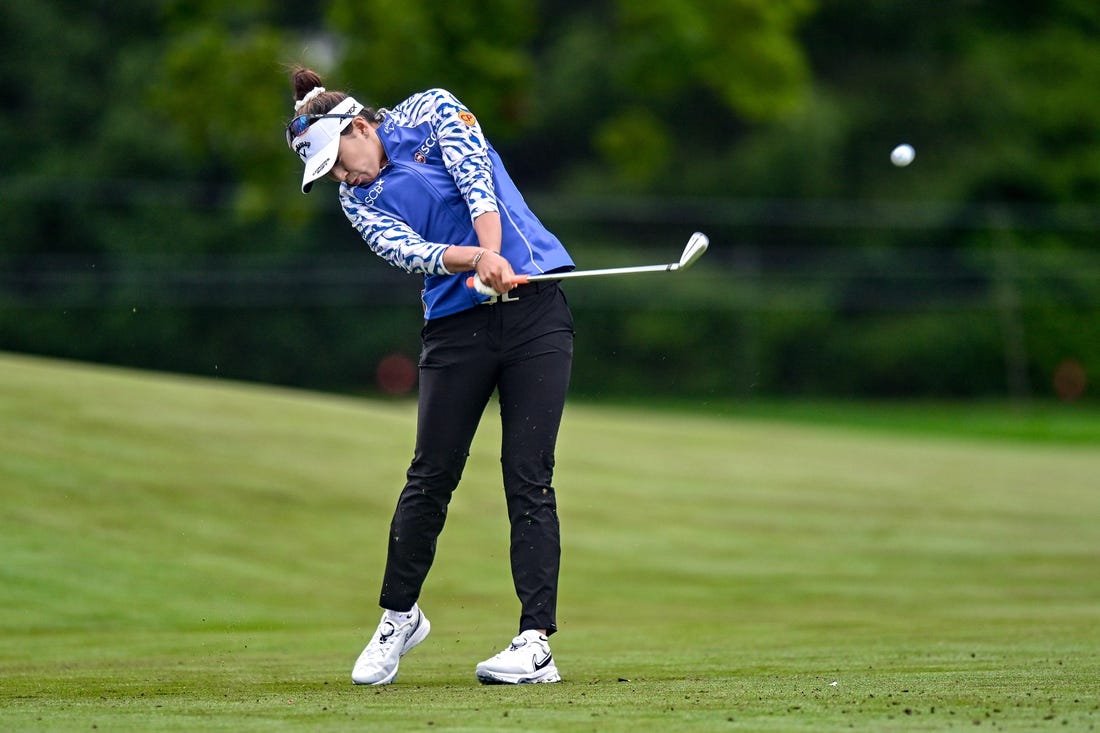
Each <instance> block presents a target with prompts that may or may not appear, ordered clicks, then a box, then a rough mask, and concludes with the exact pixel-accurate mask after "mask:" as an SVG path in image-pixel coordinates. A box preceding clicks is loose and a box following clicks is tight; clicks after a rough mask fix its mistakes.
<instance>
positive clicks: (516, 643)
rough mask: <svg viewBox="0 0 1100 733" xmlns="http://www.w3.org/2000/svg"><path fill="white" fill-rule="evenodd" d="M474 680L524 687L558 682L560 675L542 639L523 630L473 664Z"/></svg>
mask: <svg viewBox="0 0 1100 733" xmlns="http://www.w3.org/2000/svg"><path fill="white" fill-rule="evenodd" d="M477 679H478V682H480V683H481V684H483V685H526V684H532V683H537V682H561V675H560V674H558V668H557V665H555V664H554V655H553V654H551V653H550V642H549V641H547V639H546V637H545V636H544V635H542V634H540V633H539V632H537V631H524V632H522V633H521V634H520V635H519V636H517V637H516V638H514V639H512V644H511V645H510V646H509V647H508V648H507V649H505V650H504V651H502V652H501V653H499V654H497V655H496V656H495V657H492V658H491V659H486V660H485V661H484V662H482V663H481V664H479V665H477Z"/></svg>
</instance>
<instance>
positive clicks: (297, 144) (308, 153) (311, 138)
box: [290, 97, 363, 193]
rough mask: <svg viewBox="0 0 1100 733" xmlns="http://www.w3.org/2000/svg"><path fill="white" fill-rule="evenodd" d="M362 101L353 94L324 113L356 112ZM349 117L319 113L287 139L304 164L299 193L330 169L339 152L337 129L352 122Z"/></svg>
mask: <svg viewBox="0 0 1100 733" xmlns="http://www.w3.org/2000/svg"><path fill="white" fill-rule="evenodd" d="M362 109H363V105H361V104H359V103H358V102H356V101H355V99H354V98H353V97H347V98H346V99H344V100H343V101H342V102H340V104H338V105H336V106H335V107H333V108H332V109H331V110H329V111H328V112H326V113H325V114H326V115H357V114H359V112H360V111H362ZM351 120H352V117H327V116H326V117H321V118H319V119H317V120H316V121H314V122H313V124H311V125H310V126H309V127H307V128H306V129H305V132H303V133H302V134H301V135H299V136H298V137H296V138H294V139H293V140H291V141H290V149H291V150H293V151H294V152H295V153H297V154H298V157H299V158H301V159H302V162H303V163H305V164H306V169H305V173H304V174H303V175H302V193H309V189H311V188H313V182H314V181H316V180H317V179H318V178H320V177H321V176H323V175H325V174H327V173H328V172H329V171H330V170H332V166H334V165H336V159H337V157H339V153H340V133H341V132H343V131H344V128H346V127H347V126H348V125H350V124H351Z"/></svg>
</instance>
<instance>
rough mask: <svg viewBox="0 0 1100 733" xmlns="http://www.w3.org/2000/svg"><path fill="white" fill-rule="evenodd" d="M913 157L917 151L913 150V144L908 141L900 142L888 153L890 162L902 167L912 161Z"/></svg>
mask: <svg viewBox="0 0 1100 733" xmlns="http://www.w3.org/2000/svg"><path fill="white" fill-rule="evenodd" d="M915 157H917V151H916V150H913V146H912V145H910V144H909V143H902V144H901V145H899V146H897V147H896V148H894V149H893V151H892V152H891V153H890V162H891V163H893V164H894V165H896V166H897V167H898V168H904V167H905V166H907V165H909V164H910V163H912V162H913V158H915Z"/></svg>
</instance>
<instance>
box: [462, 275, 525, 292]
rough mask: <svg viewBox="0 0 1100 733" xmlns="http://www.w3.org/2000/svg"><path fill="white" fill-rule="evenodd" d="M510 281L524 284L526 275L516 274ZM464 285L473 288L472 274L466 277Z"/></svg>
mask: <svg viewBox="0 0 1100 733" xmlns="http://www.w3.org/2000/svg"><path fill="white" fill-rule="evenodd" d="M512 282H514V283H515V284H516V285H526V284H527V276H526V275H516V276H515V277H513V278H512ZM466 287H468V288H469V289H470V290H473V289H474V276H473V275H470V276H469V277H468V278H466Z"/></svg>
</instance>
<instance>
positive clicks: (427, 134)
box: [340, 89, 573, 319]
mask: <svg viewBox="0 0 1100 733" xmlns="http://www.w3.org/2000/svg"><path fill="white" fill-rule="evenodd" d="M377 133H378V137H379V139H380V140H381V141H382V146H383V148H384V149H385V151H386V157H387V158H388V159H389V164H388V165H387V166H386V167H385V168H383V169H382V171H381V173H380V174H379V175H378V178H376V179H375V180H373V181H371V182H370V183H367V184H364V185H362V186H357V187H351V186H348V185H347V184H344V183H342V184H340V205H341V207H343V209H344V214H345V215H346V216H347V217H348V220H349V221H350V222H351V224H352V226H354V227H355V228H356V229H357V230H358V231H359V233H360V235H362V237H363V239H364V240H365V241H366V242H367V244H368V245H369V246H370V248H371V250H373V251H374V253H375V254H377V255H378V256H379V257H381V258H382V259H384V260H386V261H387V262H389V263H390V264H391V265H394V266H395V267H398V268H400V269H402V270H404V271H406V272H410V273H416V272H418V273H423V274H424V275H425V278H424V296H423V297H424V317H425V318H426V319H432V318H440V317H442V316H447V315H451V314H453V313H457V312H459V311H462V310H465V309H467V308H471V307H473V306H475V305H477V304H479V303H481V302H482V301H484V300H485V299H486V298H485V296H483V295H479V294H478V293H477V292H475V291H474V290H472V289H470V288H467V287H466V278H467V277H468V276H469V273H450V272H448V271H447V269H446V268H445V267H444V266H443V252H444V251H445V250H446V249H447V247H448V246H450V245H453V244H457V245H469V246H477V244H478V240H477V235H476V234H475V233H474V228H473V220H474V219H476V218H477V217H478V216H480V215H481V214H484V213H486V212H490V211H497V212H499V213H500V223H501V230H502V239H501V254H503V255H504V257H505V258H507V260H508V262H509V263H511V265H512V268H513V269H514V270H515V272H516V273H517V274H523V275H536V274H541V273H545V272H555V271H565V270H571V269H573V261H572V259H571V258H570V257H569V253H568V252H566V250H565V247H563V246H562V244H561V242H560V241H558V238H557V237H555V236H554V235H553V234H551V233H550V232H549V231H548V230H547V229H546V227H544V226H543V225H542V223H541V222H539V220H538V219H537V218H536V217H535V215H534V214H533V213H532V212H531V210H530V209H529V208H528V206H527V203H526V202H525V201H524V200H523V196H522V195H521V194H520V192H519V189H517V188H516V186H515V184H514V183H513V182H512V179H511V178H510V177H509V176H508V173H507V171H505V169H504V164H503V163H502V162H501V160H500V157H499V156H498V155H497V153H496V151H495V150H493V148H492V146H491V145H489V143H488V141H487V140H486V139H485V136H484V135H483V134H482V132H481V126H480V125H479V124H478V122H477V119H476V118H475V117H474V116H473V114H471V113H470V111H469V110H468V109H466V107H464V106H463V105H462V103H461V102H459V101H458V100H457V99H456V98H455V97H454V95H452V94H451V93H450V92H448V91H446V90H444V89H431V90H428V91H426V92H421V93H418V94H414V95H413V96H411V97H409V98H408V99H406V100H405V101H403V102H401V103H400V104H398V105H397V106H396V107H394V108H393V109H392V110H390V111H389V112H388V113H387V114H386V116H385V118H384V119H383V121H382V124H381V125H380V126H379V127H378V129H377Z"/></svg>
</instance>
